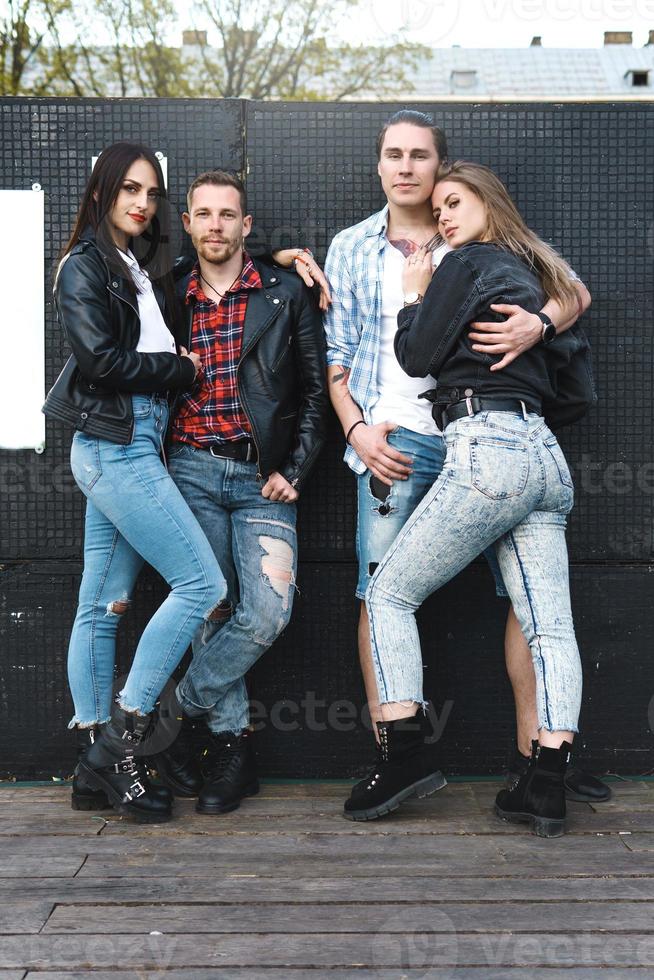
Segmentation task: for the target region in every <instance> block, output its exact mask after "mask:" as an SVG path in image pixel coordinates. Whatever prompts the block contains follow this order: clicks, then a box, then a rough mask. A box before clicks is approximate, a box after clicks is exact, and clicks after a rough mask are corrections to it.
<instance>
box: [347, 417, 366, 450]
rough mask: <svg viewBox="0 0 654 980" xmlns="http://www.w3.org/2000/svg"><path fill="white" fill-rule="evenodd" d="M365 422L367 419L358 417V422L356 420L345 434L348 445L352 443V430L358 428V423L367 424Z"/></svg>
mask: <svg viewBox="0 0 654 980" xmlns="http://www.w3.org/2000/svg"><path fill="white" fill-rule="evenodd" d="M365 424H366V420H365V419H357V420H356V422H354V423H353V424H352V425H351V426H350V428H349V429H348V430H347V435H346V436H345V441H346V443H347V444H348V446H349V445H350V436H351V435H352V430H353V429H356V427H357V425H365Z"/></svg>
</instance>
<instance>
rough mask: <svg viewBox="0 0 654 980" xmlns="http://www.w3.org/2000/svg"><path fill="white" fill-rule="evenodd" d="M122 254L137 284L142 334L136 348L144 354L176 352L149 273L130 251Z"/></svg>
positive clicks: (173, 340) (173, 339)
mask: <svg viewBox="0 0 654 980" xmlns="http://www.w3.org/2000/svg"><path fill="white" fill-rule="evenodd" d="M120 255H121V258H122V259H123V261H124V262H125V264H126V265H127V267H128V268H129V271H130V272H131V274H132V279H133V280H134V285H135V286H136V292H137V299H138V304H139V320H140V321H141V334H140V337H139V342H138V344H137V345H136V349H137V350H138V351H141V353H143V354H159V353H160V352H161V351H170V352H171V353H172V354H175V353H176V347H175V338H174V337H173V335H172V334H171V332H170V330H169V329H168V327H167V326H166V321H165V320H164V318H163V316H162V315H161V310H160V309H159V304H158V303H157V297H156V296H155V295H154V289H153V288H152V283H151V282H150V277H149V275H148V274H147V272H145V270H144V269H142V268H141V267H140V265H139V264H138V262H137V261H136V258H135V257H134V255H132V253H131V252H130V251H127V252H121V253H120Z"/></svg>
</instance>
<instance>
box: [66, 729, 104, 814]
mask: <svg viewBox="0 0 654 980" xmlns="http://www.w3.org/2000/svg"><path fill="white" fill-rule="evenodd" d="M75 733H76V736H77V765H76V766H75V771H74V773H73V792H72V795H71V798H70V805H71V807H72V808H73V810H110V809H111V803H110V802H109V800H108V799H107V794H106V793H105V791H104V790H103V789H93V787H92V786H91V785H90V783H89V782H88V780H87V778H86V775H85V774H84V773H83V772H80V767H79V760H80V759H81V758H82V756H83V755H84V753H85V752H86V751H87V750H88V749H89V748H90V746H91V745H93V743H94V742H95V740H96V738H97V737H98V735H99V734H100V726H99V725H93V727H92V728H76V729H75Z"/></svg>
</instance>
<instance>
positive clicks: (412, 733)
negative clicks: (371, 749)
mask: <svg viewBox="0 0 654 980" xmlns="http://www.w3.org/2000/svg"><path fill="white" fill-rule="evenodd" d="M377 731H378V733H379V744H378V745H377V765H376V766H375V768H374V769H373V770H372V772H371V773H370V775H369V776H367V777H366V778H365V779H362V780H361V781H360V782H358V783H357V784H356V786H354V787H353V789H352V792H351V794H350V798H349V799H348V800H346V801H345V807H344V810H343V816H344V817H346V818H347V819H348V820H376V819H377V817H383V816H385V815H386V814H387V813H390V812H391V810H396V809H397V808H398V806H399V805H400V803H403V802H404V801H405V800H408V799H411V797H415V796H417V797H418V798H419V799H422V798H423V797H425V796H431V794H432V793H435V792H436V790H438V789H442V788H443V786H445V785H446V782H445V777H444V776H443V773H442V772H440V770H439V769H438V768H437V766H436V762H435V760H434V756H433V747H432V746H431V745H430V744H429V743H427V742H426V740H425V739H426V737H427V736H428V735H430V734H431V726H430V725H429V720H428V718H427V716H426V715H425V714H424V712H422V711H418V713H417V714H416V715H414V716H413V717H412V718H401V719H399V720H398V721H382V722H377Z"/></svg>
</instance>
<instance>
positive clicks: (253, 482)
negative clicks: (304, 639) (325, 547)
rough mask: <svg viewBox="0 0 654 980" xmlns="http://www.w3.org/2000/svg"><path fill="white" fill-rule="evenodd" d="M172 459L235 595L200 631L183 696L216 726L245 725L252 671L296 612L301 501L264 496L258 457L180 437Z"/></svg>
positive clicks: (191, 710) (190, 710) (194, 713)
mask: <svg viewBox="0 0 654 980" xmlns="http://www.w3.org/2000/svg"><path fill="white" fill-rule="evenodd" d="M168 465H169V468H170V473H171V476H172V477H173V479H174V480H175V482H176V483H177V486H178V487H179V489H180V490H181V492H182V494H183V495H184V497H185V499H186V500H187V502H188V505H189V507H190V508H191V510H192V511H193V513H194V514H195V516H196V517H197V519H198V521H199V523H200V526H201V527H202V528H203V530H204V532H205V534H206V535H207V538H208V539H209V541H210V543H211V546H212V548H213V550H214V554H215V555H216V558H217V559H218V562H219V564H220V567H221V569H222V572H223V575H224V576H225V579H226V581H227V602H226V603H225V604H224V608H223V609H222V610H217V611H216V615H215V616H213V617H212V618H211V620H210V621H209V622H207V623H205V624H204V626H203V627H202V628H201V629H200V630H199V631H198V633H197V634H196V636H195V638H194V640H193V659H192V660H191V664H190V666H189V669H188V670H187V672H186V674H185V675H184V677H183V678H182V680H181V681H180V683H179V685H178V687H177V697H178V698H179V701H180V704H181V705H182V708H183V709H184V712H185V714H187V715H189V716H190V717H195V718H200V717H204V719H205V721H206V723H207V725H208V727H209V729H210V730H211V731H212V732H217V733H218V732H235V733H238V732H241V731H243V729H245V728H247V726H248V724H249V701H248V694H247V688H246V686H245V674H246V672H247V671H248V670H249V669H250V667H252V666H253V664H255V663H256V661H257V660H258V659H259V657H260V656H261V655H262V654H263V653H265V652H266V650H267V649H268V647H269V646H270V645H271V644H272V643H273V642H274V641H275V640H276V639H277V637H278V636H279V634H280V633H281V632H282V630H283V629H284V627H285V626H286V625H287V623H288V621H289V619H290V617H291V610H292V608H293V596H294V592H295V575H296V571H297V540H296V531H295V522H296V507H295V504H288V503H283V502H281V501H273V500H267V499H266V498H265V497H262V496H261V484H260V483H258V482H257V479H256V473H257V465H256V463H253V462H249V463H248V462H241V461H239V460H234V459H223V458H221V457H216V456H212V455H211V453H210V452H208V451H207V450H206V449H196V448H195V447H194V446H191V445H187V444H184V443H175V444H174V445H173V447H172V449H171V450H170V452H169V457H168Z"/></svg>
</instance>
